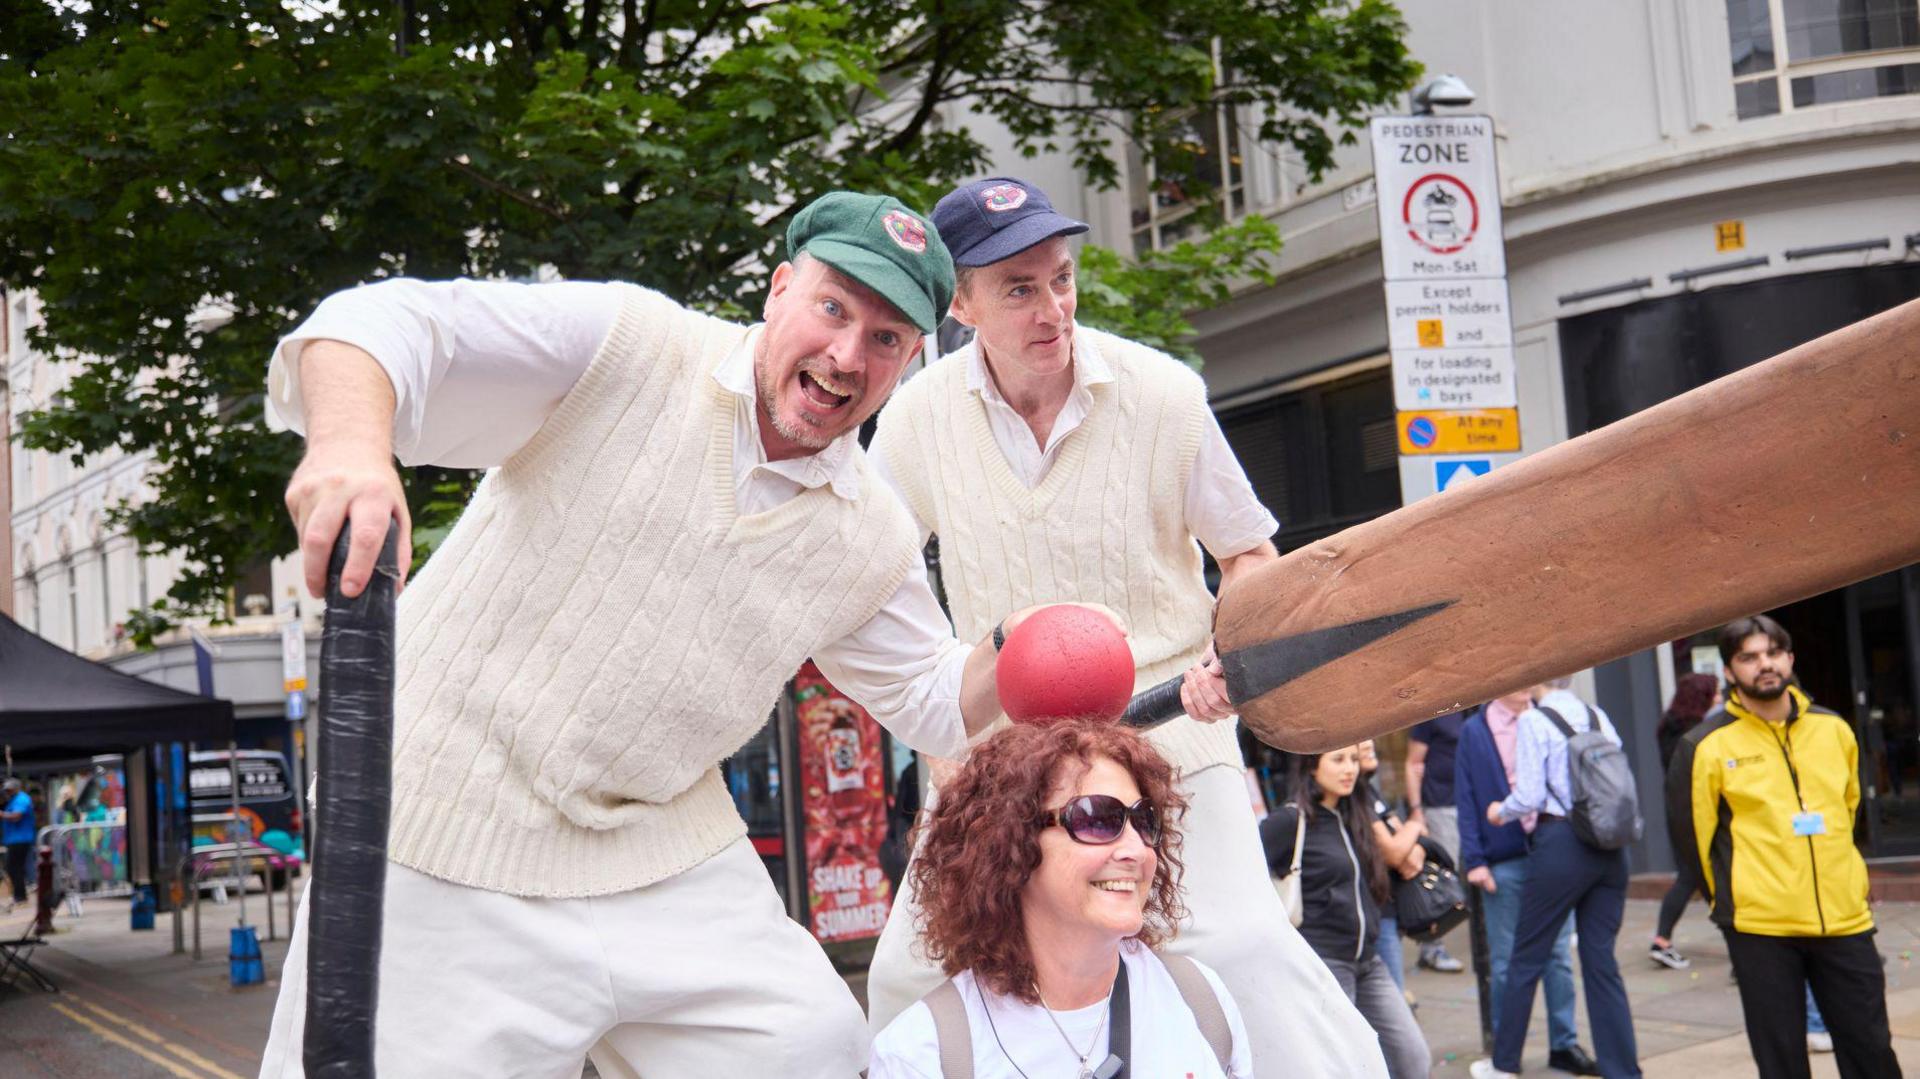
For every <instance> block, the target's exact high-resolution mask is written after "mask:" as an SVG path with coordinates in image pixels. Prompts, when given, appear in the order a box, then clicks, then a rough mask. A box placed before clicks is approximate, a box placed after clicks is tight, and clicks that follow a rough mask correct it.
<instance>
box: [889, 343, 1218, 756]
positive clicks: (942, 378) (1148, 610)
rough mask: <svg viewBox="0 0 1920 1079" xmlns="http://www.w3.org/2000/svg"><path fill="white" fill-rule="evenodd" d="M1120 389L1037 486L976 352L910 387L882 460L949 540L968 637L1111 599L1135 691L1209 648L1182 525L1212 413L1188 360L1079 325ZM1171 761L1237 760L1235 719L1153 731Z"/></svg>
mask: <svg viewBox="0 0 1920 1079" xmlns="http://www.w3.org/2000/svg"><path fill="white" fill-rule="evenodd" d="M1074 333H1075V334H1078V335H1083V338H1084V339H1083V341H1081V342H1080V344H1081V345H1082V346H1092V347H1094V348H1097V349H1098V350H1099V352H1100V355H1101V357H1102V358H1103V359H1105V360H1106V361H1107V363H1108V365H1109V366H1111V367H1112V369H1113V376H1114V378H1113V381H1112V382H1106V383H1095V384H1094V385H1092V386H1089V387H1088V390H1089V392H1091V393H1092V395H1093V407H1092V409H1091V410H1090V413H1089V415H1088V416H1087V418H1086V419H1085V420H1084V421H1083V422H1082V423H1081V424H1080V426H1079V427H1077V428H1075V429H1074V430H1073V431H1072V433H1070V434H1068V435H1067V437H1066V439H1065V440H1064V441H1063V442H1062V443H1061V444H1060V448H1059V456H1058V457H1057V458H1056V459H1055V460H1054V462H1053V465H1052V466H1051V467H1050V468H1049V469H1048V470H1047V474H1046V476H1045V478H1044V479H1042V480H1041V482H1040V485H1039V486H1038V487H1035V488H1032V489H1028V488H1027V487H1026V486H1024V485H1023V484H1021V482H1020V480H1019V478H1018V477H1016V476H1015V475H1014V474H1013V471H1012V469H1010V468H1009V467H1008V466H1007V460H1006V455H1005V454H1003V453H1002V452H1001V450H1000V447H999V445H998V444H996V443H995V442H994V440H993V431H992V429H991V427H990V426H989V425H988V421H987V413H986V406H985V405H984V404H983V403H982V402H981V400H980V398H979V396H978V395H977V394H975V393H973V392H971V391H969V390H968V389H967V364H968V362H969V360H970V358H971V356H970V354H971V352H972V350H973V349H975V348H977V347H978V345H977V344H974V345H968V346H967V347H966V348H964V349H961V350H960V351H958V352H955V353H953V354H951V355H949V356H947V357H946V358H944V359H942V360H939V361H938V362H936V363H934V364H932V365H931V366H929V367H928V368H927V369H926V370H924V371H922V372H920V373H919V374H917V375H915V376H914V377H913V378H912V379H911V380H910V381H908V383H907V384H906V385H904V386H902V387H901V388H900V389H899V391H898V392H896V393H895V394H894V396H893V400H892V401H890V402H888V404H887V407H886V408H885V409H884V410H883V411H882V412H881V415H880V431H879V434H878V435H876V436H875V440H874V444H873V452H874V455H875V456H876V457H881V458H883V459H884V460H885V461H886V463H887V466H888V468H889V470H890V471H891V473H892V475H893V478H894V480H895V482H896V484H897V485H898V487H899V488H900V490H901V493H902V494H903V495H904V496H905V498H906V500H907V504H908V506H910V507H911V508H912V509H913V512H914V514H915V515H916V516H918V517H919V519H920V520H921V521H923V522H927V523H928V524H930V525H931V526H932V527H933V531H934V532H935V534H937V535H938V536H939V537H940V581H941V584H942V585H943V586H945V588H946V593H947V603H948V606H949V607H950V608H951V610H952V614H953V620H954V623H955V627H956V629H957V630H958V632H959V635H960V639H961V640H963V641H969V640H979V639H980V638H982V637H984V636H986V635H987V634H988V633H989V632H991V631H992V630H993V626H994V623H995V622H996V621H998V620H999V619H1001V618H1004V617H1006V615H1007V614H1008V613H1010V612H1012V611H1015V610H1018V609H1020V608H1022V607H1028V606H1031V605H1033V604H1036V603H1059V602H1069V601H1071V602H1083V603H1104V604H1106V605H1107V606H1109V607H1112V608H1113V609H1114V610H1116V611H1119V612H1120V614H1121V616H1122V617H1124V618H1125V619H1126V621H1127V628H1128V631H1129V633H1130V634H1131V640H1130V643H1131V645H1132V646H1133V657H1134V663H1135V664H1136V666H1137V674H1136V677H1135V683H1134V684H1135V688H1136V690H1138V689H1143V688H1145V687H1147V686H1150V685H1153V684H1155V683H1158V682H1161V681H1164V680H1165V679H1167V678H1170V677H1172V676H1174V675H1176V674H1179V673H1181V672H1182V671H1184V670H1186V669H1187V668H1188V667H1191V666H1192V665H1193V664H1194V663H1195V662H1196V661H1197V660H1198V659H1199V657H1200V654H1201V652H1202V651H1204V650H1205V648H1206V644H1207V637H1208V634H1209V632H1210V630H1211V626H1212V621H1213V596H1212V594H1211V593H1209V592H1208V591H1207V586H1206V581H1205V580H1204V578H1203V577H1202V574H1201V560H1200V548H1199V545H1198V544H1197V543H1195V542H1194V539H1193V536H1192V535H1191V534H1190V533H1189V532H1188V531H1187V526H1186V520H1185V513H1184V512H1183V507H1184V506H1185V505H1186V492H1187V481H1188V476H1189V474H1190V473H1191V472H1192V468H1193V460H1194V456H1195V455H1196V454H1197V453H1198V452H1199V447H1200V438H1201V436H1202V434H1203V432H1204V430H1205V427H1204V424H1205V422H1206V416H1207V391H1206V384H1205V383H1203V382H1201V380H1200V376H1198V375H1196V374H1194V372H1193V371H1192V370H1191V369H1189V368H1188V367H1187V366H1186V365H1185V364H1182V363H1180V362H1179V361H1178V360H1175V359H1173V358H1171V357H1169V356H1167V355H1165V354H1163V353H1160V352H1156V351H1154V350H1153V349H1150V348H1147V347H1145V346H1143V345H1138V344H1135V343H1133V342H1131V341H1127V340H1125V339H1124V338H1119V337H1115V336H1113V335H1111V334H1106V333H1101V332H1099V331H1097V330H1090V329H1088V328H1086V327H1084V326H1076V327H1075V328H1074ZM1150 738H1151V740H1152V741H1153V742H1154V744H1155V745H1156V746H1158V747H1159V749H1160V751H1161V752H1162V753H1164V754H1165V755H1166V756H1167V758H1168V759H1169V760H1170V761H1172V762H1173V764H1175V765H1176V766H1178V767H1180V768H1182V769H1185V770H1187V771H1190V772H1191V771H1198V770H1200V769H1202V768H1207V767H1211V766H1213V765H1217V764H1227V765H1232V766H1234V767H1239V766H1240V764H1241V756H1240V747H1239V743H1238V742H1237V740H1236V738H1235V735H1234V724H1233V723H1232V722H1230V721H1228V722H1221V723H1211V724H1208V723H1198V722H1195V721H1194V720H1191V719H1188V718H1186V717H1185V716H1182V717H1180V718H1178V719H1175V720H1173V721H1172V722H1170V723H1167V724H1164V725H1162V726H1161V727H1160V728H1158V729H1157V730H1155V731H1154V732H1153V733H1152V734H1151V735H1150Z"/></svg>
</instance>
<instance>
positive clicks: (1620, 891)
mask: <svg viewBox="0 0 1920 1079" xmlns="http://www.w3.org/2000/svg"><path fill="white" fill-rule="evenodd" d="M1532 850H1533V853H1532V854H1529V855H1528V856H1527V861H1528V863H1529V865H1528V867H1527V868H1528V870H1529V872H1530V873H1531V879H1529V880H1528V881H1527V890H1526V892H1525V893H1524V894H1522V895H1521V897H1520V920H1519V924H1518V926H1517V927H1516V928H1515V929H1514V931H1513V958H1512V960H1511V963H1512V965H1511V966H1509V967H1508V968H1507V984H1506V985H1505V986H1504V987H1503V990H1504V991H1503V992H1502V993H1501V996H1500V1017H1499V1018H1498V1019H1496V1020H1494V1024H1493V1065H1494V1067H1496V1068H1499V1069H1500V1070H1501V1071H1509V1072H1518V1071H1519V1070H1520V1051H1521V1050H1522V1049H1524V1048H1526V1043H1527V1019H1528V1018H1529V1017H1530V1015H1531V1014H1532V1012H1533V994H1534V990H1535V989H1536V988H1538V986H1539V985H1540V979H1541V976H1542V975H1544V974H1545V973H1546V972H1547V967H1548V966H1549V965H1550V962H1551V960H1552V957H1553V945H1554V942H1555V940H1556V939H1557V938H1558V937H1559V935H1560V933H1561V932H1562V931H1563V930H1564V929H1565V926H1566V920H1567V913H1568V912H1569V911H1571V912H1572V913H1573V917H1574V926H1575V932H1577V933H1579V934H1580V980H1581V984H1582V987H1583V988H1584V989H1585V990H1586V998H1587V1020H1588V1022H1590V1023H1591V1024H1592V1026H1593V1055H1594V1057H1595V1058H1596V1059H1598V1060H1599V1062H1600V1074H1601V1075H1603V1076H1605V1079H1640V1053H1639V1050H1638V1049H1637V1048H1636V1046H1635V1041H1634V1036H1633V1008H1632V1006H1631V1005H1630V1004H1629V1003H1628V1002H1627V987H1626V984H1625V983H1624V982H1623V981H1622V980H1621V978H1620V964H1619V963H1618V962H1617V961H1616V960H1615V959H1614V956H1613V946H1614V942H1615V941H1616V940H1617V939H1618V938H1619V936H1620V916H1621V914H1622V913H1624V912H1625V910H1626V905H1627V853H1626V852H1625V851H1619V850H1612V851H1603V850H1595V849H1594V848H1592V847H1589V846H1587V845H1586V844H1585V843H1582V842H1580V839H1579V837H1578V836H1576V835H1574V834H1573V826H1572V825H1571V824H1568V823H1567V822H1566V821H1564V820H1561V819H1558V818H1548V817H1542V818H1541V819H1540V826H1539V827H1538V828H1535V829H1534V830H1533V844H1532Z"/></svg>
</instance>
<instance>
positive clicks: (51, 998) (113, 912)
mask: <svg viewBox="0 0 1920 1079" xmlns="http://www.w3.org/2000/svg"><path fill="white" fill-rule="evenodd" d="M279 902H280V904H281V905H280V906H278V907H276V910H275V916H276V919H278V920H279V922H280V924H279V925H278V926H277V929H278V931H279V936H280V938H281V939H280V940H279V941H275V942H267V941H265V940H264V937H265V931H264V923H265V918H264V916H263V914H264V912H263V911H262V909H261V905H260V897H259V896H258V895H254V896H252V897H250V899H249V902H248V915H249V921H250V922H252V923H253V924H256V925H260V926H262V931H261V936H262V938H263V942H262V947H261V950H262V952H263V953H264V955H265V958H266V966H267V972H268V980H267V983H266V984H265V985H259V986H250V987H246V988H242V989H235V988H233V987H231V986H230V985H229V984H228V981H227V962H226V941H227V928H228V927H229V926H231V925H233V924H234V923H235V920H236V915H237V906H236V905H235V904H231V903H229V904H228V905H226V906H215V905H213V904H212V903H210V902H209V903H205V904H203V906H202V908H201V910H202V915H203V926H202V930H201V932H202V934H203V949H204V951H203V955H204V958H203V959H202V960H201V961H200V962H198V963H195V962H194V961H193V960H192V959H191V958H189V957H188V956H187V955H175V954H173V951H172V949H173V934H172V930H171V923H170V921H169V919H168V917H167V916H166V915H162V916H161V917H160V918H159V920H158V927H157V928H156V929H155V930H154V931H153V932H143V933H135V932H132V931H131V930H129V929H128V928H127V904H126V901H125V900H98V901H92V902H89V903H87V904H86V906H85V909H84V912H83V913H82V915H81V916H80V917H79V918H73V917H71V916H70V915H68V914H67V913H66V912H65V911H62V912H61V914H60V915H59V916H58V918H57V919H56V926H57V927H58V928H59V930H60V932H59V933H57V934H56V936H55V937H54V938H53V943H52V944H51V945H50V946H49V947H47V948H43V949H41V950H40V952H39V953H38V954H37V955H36V956H35V962H36V963H37V964H38V965H40V966H41V967H43V968H44V969H45V970H46V971H47V972H48V973H49V974H50V975H51V976H52V977H53V978H54V979H55V980H56V981H58V982H59V983H60V984H61V987H62V992H60V993H59V994H44V993H40V992H38V991H36V990H30V989H29V990H21V989H8V988H0V1077H5V1079H14V1077H16V1076H17V1077H23V1079H24V1077H31V1079H41V1077H47V1076H55V1077H60V1079H95V1077H99V1079H148V1077H154V1079H206V1077H212V1079H236V1077H249V1076H252V1075H254V1074H255V1073H256V1072H257V1071H258V1068H259V1060H260V1050H261V1048H262V1046H263V1045H264V1043H265V1041H266V1031H267V1026H268V1022H269V1020H270V1018H271V1016H272V1012H273V998H274V993H275V990H276V988H277V985H278V976H279V968H280V963H281V960H282V958H283V957H284V955H285V934H286V927H285V922H284V917H283V912H284V909H285V908H284V902H285V901H284V898H282V899H280V900H279ZM1657 907H1658V904H1657V903H1656V902H1655V901H1654V900H1651V899H1636V900H1632V901H1630V902H1629V903H1628V905H1627V916H1626V923H1625V927H1624V928H1623V930H1622V931H1621V940H1620V949H1619V954H1620V964H1621V968H1622V970H1623V971H1625V973H1626V978H1627V991H1628V995H1629V996H1630V998H1631V1000H1632V1002H1633V1009H1634V1025H1635V1028H1636V1030H1637V1031H1638V1034H1639V1040H1640V1052H1641V1061H1642V1067H1643V1068H1644V1069H1645V1071H1646V1074H1647V1076H1648V1079H1712V1077H1717V1076H1750V1075H1752V1074H1753V1065H1752V1062H1751V1060H1750V1059H1749V1057H1748V1055H1747V1050H1746V1037H1745V1035H1744V1034H1743V1033H1742V1024H1741V1020H1740V1002H1739V997H1738V995H1737V993H1736V990H1735V988H1734V986H1733V984H1732V982H1731V981H1730V979H1729V977H1728V972H1729V967H1728V965H1727V958H1726V949H1725V947H1724V946H1723V945H1722V944H1721V942H1720V937H1719V934H1718V933H1717V932H1716V931H1715V930H1714V929H1713V927H1712V926H1711V925H1710V924H1709V923H1708V922H1707V920H1706V917H1705V911H1704V908H1703V907H1701V906H1699V905H1698V904H1695V905H1694V906H1693V907H1691V908H1689V909H1688V911H1687V916H1686V918H1685V919H1683V920H1682V922H1681V923H1680V928H1679V930H1678V933H1677V943H1678V945H1679V947H1680V949H1681V950H1682V951H1683V952H1685V953H1686V954H1687V955H1688V956H1689V957H1691V958H1692V959H1693V968H1692V969H1691V970H1688V971H1670V970H1667V969H1665V968H1664V967H1657V966H1655V965H1654V964H1652V963H1651V962H1649V961H1648V960H1647V958H1646V955H1645V951H1646V941H1647V937H1648V935H1649V934H1650V932H1651V930H1652V924H1653V920H1654V917H1655V916H1656V913H1657ZM1876 914H1877V917H1878V920H1879V924H1880V938H1879V944H1880V951H1881V954H1882V955H1883V956H1885V957H1886V958H1887V961H1888V962H1887V1003H1888V1007H1889V1010H1890V1011H1891V1013H1892V1017H1893V1029H1894V1034H1895V1047H1896V1049H1897V1050H1898V1052H1899V1055H1900V1059H1901V1062H1902V1064H1903V1066H1904V1067H1905V1068H1906V1069H1907V1070H1908V1072H1909V1073H1910V1074H1914V1075H1920V969H1916V968H1915V967H1914V958H1915V956H1916V955H1920V902H1886V903H1880V904H1877V905H1876ZM27 922H28V919H27V916H26V913H25V912H24V911H21V912H17V913H15V914H13V915H6V916H0V938H9V939H10V938H13V937H16V936H18V935H19V934H20V931H21V930H22V929H24V928H25V926H26V924H27ZM188 932H189V939H188V946H189V947H191V935H190V926H189V929H188ZM1448 946H1449V947H1450V948H1451V949H1452V950H1453V952H1454V954H1455V955H1459V956H1465V955H1467V954H1468V942H1467V936H1466V932H1465V930H1464V929H1462V930H1460V931H1457V932H1456V933H1455V934H1454V936H1453V937H1452V938H1450V939H1449V941H1448ZM1407 958H1408V961H1409V974H1410V977H1409V986H1410V988H1412V990H1413V991H1414V993H1415V995H1416V996H1417V997H1418V999H1419V1002H1420V1007H1419V1012H1418V1015H1419V1018H1420V1022H1421V1026H1422V1027H1423V1028H1424V1029H1425V1030H1426V1032H1427V1038H1428V1040H1429V1042H1430V1043H1431V1044H1432V1047H1433V1050H1434V1075H1435V1077H1437V1079H1449V1077H1460V1076H1465V1075H1466V1072H1467V1065H1468V1064H1469V1063H1470V1062H1472V1061H1473V1060H1475V1059H1476V1058H1478V1057H1479V1056H1480V1055H1481V1052H1480V1038H1479V1009H1478V1004H1477V1002H1476V1000H1475V997H1474V979H1473V977H1472V975H1471V974H1454V975H1448V974H1436V973H1433V972H1431V971H1423V970H1414V969H1413V968H1412V966H1411V961H1412V958H1413V949H1412V948H1409V949H1408V950H1407ZM848 983H849V985H850V986H851V987H852V988H853V990H854V993H855V995H856V996H862V997H864V992H865V984H864V983H865V979H864V976H862V975H859V974H855V975H852V976H850V977H849V978H848ZM1545 1022H1546V1020H1545V1018H1544V1015H1543V1014H1542V1013H1541V1012H1540V1011H1539V1010H1538V1009H1537V1008H1536V1012H1535V1017H1534V1021H1533V1025H1532V1029H1531V1031H1530V1033H1531V1035H1532V1037H1531V1040H1530V1042H1529V1046H1528V1051H1527V1055H1526V1060H1525V1063H1526V1066H1527V1069H1528V1074H1530V1075H1552V1074H1555V1073H1553V1072H1550V1071H1549V1070H1548V1069H1547V1068H1546V1043H1545ZM1586 1029H1587V1027H1586V1021H1585V1014H1584V1009H1583V1011H1582V1015H1581V1030H1582V1038H1583V1043H1584V1044H1586V1045H1587V1046H1588V1047H1589V1048H1591V1047H1592V1040H1591V1038H1590V1037H1587V1036H1586ZM587 1074H588V1075H591V1074H592V1072H591V1069H588V1071H587ZM1814 1075H1816V1076H1833V1075H1837V1072H1836V1071H1835V1070H1834V1067H1833V1058H1832V1057H1831V1056H1816V1057H1815V1058H1814Z"/></svg>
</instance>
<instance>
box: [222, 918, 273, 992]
mask: <svg viewBox="0 0 1920 1079" xmlns="http://www.w3.org/2000/svg"><path fill="white" fill-rule="evenodd" d="M229 937H230V943H229V944H228V946H227V980H228V981H229V982H230V983H231V984H232V985H233V986H234V987H235V988H238V987H240V986H243V985H259V984H260V983H261V982H263V981H266V980H267V973H266V966H265V964H264V963H262V962H261V960H260V938H259V937H258V936H256V935H254V931H253V926H250V925H236V926H234V927H233V929H232V930H230V931H229Z"/></svg>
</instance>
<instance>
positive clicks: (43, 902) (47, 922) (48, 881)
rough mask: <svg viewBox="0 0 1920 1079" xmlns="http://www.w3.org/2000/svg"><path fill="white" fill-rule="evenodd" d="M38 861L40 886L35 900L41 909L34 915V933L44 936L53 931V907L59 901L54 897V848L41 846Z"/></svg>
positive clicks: (37, 935)
mask: <svg viewBox="0 0 1920 1079" xmlns="http://www.w3.org/2000/svg"><path fill="white" fill-rule="evenodd" d="M38 862H39V866H38V871H39V873H40V886H39V887H38V888H37V889H35V900H36V902H38V904H39V909H38V911H37V912H36V913H35V914H34V917H33V935H34V936H36V937H44V936H49V935H51V934H52V933H53V908H54V904H55V903H56V902H57V900H55V899H54V897H53V848H52V847H41V848H40V854H39V858H38Z"/></svg>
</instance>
